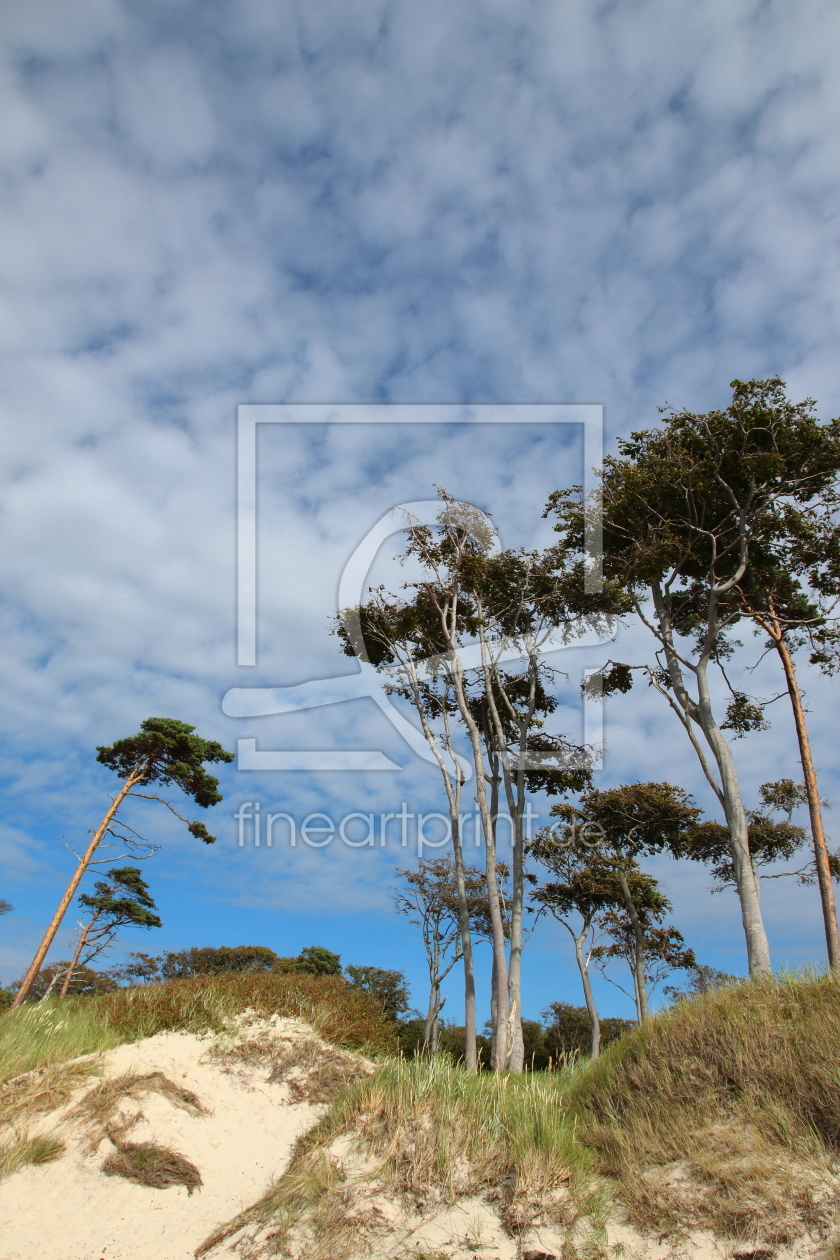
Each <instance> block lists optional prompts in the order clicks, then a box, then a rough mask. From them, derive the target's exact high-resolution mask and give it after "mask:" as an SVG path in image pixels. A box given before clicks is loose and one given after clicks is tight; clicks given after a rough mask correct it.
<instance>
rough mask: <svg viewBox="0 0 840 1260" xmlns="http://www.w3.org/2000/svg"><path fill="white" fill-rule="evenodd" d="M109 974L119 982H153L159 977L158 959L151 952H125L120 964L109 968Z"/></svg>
mask: <svg viewBox="0 0 840 1260" xmlns="http://www.w3.org/2000/svg"><path fill="white" fill-rule="evenodd" d="M111 975H112V976H113V977H114V978H115V979H116V980H118V981H120V983H126V984H153V983H154V982H155V981H159V980H160V979H161V974H160V959H159V958H155V957H154V955H153V954H144V953H141V952H132V953H130V954H126V961H125V962H124V963H123V964H122V965H121V966H119V967H112V968H111Z"/></svg>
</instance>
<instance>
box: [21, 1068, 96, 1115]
mask: <svg viewBox="0 0 840 1260" xmlns="http://www.w3.org/2000/svg"><path fill="white" fill-rule="evenodd" d="M99 1070H100V1069H99V1065H98V1064H96V1063H92V1062H90V1061H88V1062H82V1063H59V1064H51V1065H50V1066H49V1067H45V1068H38V1069H36V1070H35V1071H34V1072H27V1073H26V1074H25V1075H24V1076H19V1077H17V1078H15V1079H14V1080H11V1081H7V1082H6V1083H5V1084H4V1085H2V1086H0V1124H12V1125H17V1124H20V1123H21V1122H25V1121H27V1120H31V1119H32V1118H33V1117H34V1116H38V1115H45V1114H46V1113H47V1112H49V1111H56V1110H57V1109H58V1108H59V1107H63V1106H64V1105H65V1104H66V1103H68V1102H69V1101H70V1099H71V1098H72V1096H73V1094H74V1093H75V1091H76V1090H77V1089H78V1088H79V1086H80V1085H83V1084H84V1083H85V1081H87V1080H89V1079H90V1077H91V1076H93V1075H96V1074H97V1073H98V1072H99Z"/></svg>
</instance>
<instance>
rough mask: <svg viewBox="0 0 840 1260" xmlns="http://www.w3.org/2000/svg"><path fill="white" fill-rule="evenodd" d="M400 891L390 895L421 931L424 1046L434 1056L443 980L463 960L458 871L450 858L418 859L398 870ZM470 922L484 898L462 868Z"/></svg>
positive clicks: (479, 884)
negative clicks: (414, 866) (426, 984)
mask: <svg viewBox="0 0 840 1260" xmlns="http://www.w3.org/2000/svg"><path fill="white" fill-rule="evenodd" d="M397 875H398V876H399V877H400V879H401V880H402V887H401V888H400V889H398V890H397V891H396V892H395V893H394V895H393V900H394V905H395V907H396V910H397V912H398V914H404V915H407V916H408V919H409V922H410V923H413V924H414V925H415V926H416V927H419V928H420V932H421V935H422V937H423V948H424V950H425V952H426V964H427V966H428V969H429V1001H428V1006H427V1010H426V1017H425V1024H424V1029H423V1048H424V1049H425V1050H429V1051H430V1052H431V1053H432V1054H436V1053H437V1049H438V1033H439V1029H440V1013H441V1011H442V1010H443V1007H444V1004H445V1002H446V998H445V997H443V996H442V993H441V986H442V984H443V981H444V980H445V979H446V977H447V976H448V975H449V973H450V972H451V971H452V968H453V967H454V966H455V965H456V963H458V962H460V960H461V958H462V957H463V949H462V945H461V929H460V919H459V905H458V872H457V868H456V864H455V858H454V856H449V855H447V856H445V857H438V858H423V859H421V861H420V863H419V864H418V867H417V869H416V870H397ZM463 881H464V888H465V892H466V903H467V913H468V915H469V919H470V922H472V919H473V918H474V916H475V913H476V907H477V905H478V903H479V902H480V901H481V900H482V899H483V895H484V881H483V880H482V878H481V876H480V873H479V872H478V871H476V870H474V869H471V868H468V867H464V868H463Z"/></svg>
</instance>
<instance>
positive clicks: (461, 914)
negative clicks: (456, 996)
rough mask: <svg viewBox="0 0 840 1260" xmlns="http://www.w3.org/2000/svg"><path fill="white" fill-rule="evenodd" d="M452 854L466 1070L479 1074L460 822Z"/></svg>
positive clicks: (456, 822) (456, 823)
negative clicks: (462, 974)
mask: <svg viewBox="0 0 840 1260" xmlns="http://www.w3.org/2000/svg"><path fill="white" fill-rule="evenodd" d="M452 850H453V854H454V857H455V887H456V890H457V893H458V931H459V933H460V937H461V953H462V954H463V962H464V1066H465V1067H466V1069H467V1071H468V1072H477V1071H478V1050H477V1047H476V1040H475V1032H476V1029H475V964H474V962H473V948H472V932H471V929H470V911H469V905H468V902H467V884H466V879H465V876H464V848H463V845H462V844H461V830H460V820H459V819H458V818H457V816H456V817H455V818H454V819H453V822H452Z"/></svg>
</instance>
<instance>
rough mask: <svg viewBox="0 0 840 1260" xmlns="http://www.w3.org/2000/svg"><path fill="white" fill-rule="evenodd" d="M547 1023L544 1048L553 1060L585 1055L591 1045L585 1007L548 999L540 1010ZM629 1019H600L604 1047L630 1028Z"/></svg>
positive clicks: (630, 1022)
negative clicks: (547, 1003) (548, 1002)
mask: <svg viewBox="0 0 840 1260" xmlns="http://www.w3.org/2000/svg"><path fill="white" fill-rule="evenodd" d="M542 1017H543V1019H544V1020H545V1021H546V1024H547V1025H548V1026H547V1028H546V1030H545V1038H544V1040H545V1048H546V1051H547V1054H548V1055H549V1056H550V1057H551V1059H552V1060H553V1062H554V1063H557V1062H558V1061H562V1060H563V1059H567V1058H571V1057H572V1056H574V1055H580V1054H586V1053H587V1051H588V1050H589V1048H590V1044H591V1040H590V1039H591V1027H590V1021H589V1014H588V1012H587V1009H586V1007H585V1006H572V1005H571V1003H569V1002H551V1003H550V1004H549V1005H548V1006H547V1007H546V1009H545V1010H544V1011H543V1013H542ZM633 1026H634V1025H633V1021H632V1020H630V1019H617V1018H615V1017H614V1016H613V1017H608V1018H607V1019H604V1020H602V1021H601V1041H602V1045H603V1047H604V1048H606V1047H607V1046H608V1045H609V1044H610V1043H611V1042H613V1041H617V1040H618V1038H619V1037H622V1036H623V1035H624V1033H626V1032H630V1030H631V1028H633Z"/></svg>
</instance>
